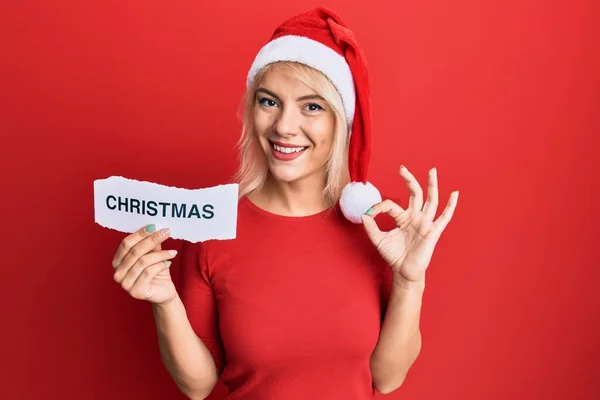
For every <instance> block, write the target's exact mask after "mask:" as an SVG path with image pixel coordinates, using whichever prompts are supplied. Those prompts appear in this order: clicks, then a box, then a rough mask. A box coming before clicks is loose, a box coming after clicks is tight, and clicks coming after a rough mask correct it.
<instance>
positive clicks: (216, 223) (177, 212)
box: [94, 176, 238, 242]
mask: <svg viewBox="0 0 600 400" xmlns="http://www.w3.org/2000/svg"><path fill="white" fill-rule="evenodd" d="M237 207H238V185H237V184H227V185H219V186H214V187H210V188H203V189H181V188H177V187H172V186H164V185H159V184H157V183H151V182H143V181H137V180H133V179H127V178H123V177H120V176H111V177H110V178H107V179H97V180H95V181H94V214H95V221H96V223H97V224H99V225H101V226H103V227H105V228H111V229H116V230H118V231H121V232H127V233H132V232H135V231H137V230H139V229H140V228H142V227H143V226H145V225H147V224H155V225H156V229H157V230H158V229H161V228H170V229H171V237H172V238H174V239H184V240H187V241H189V242H200V241H204V240H207V239H221V240H222V239H235V235H236V223H237Z"/></svg>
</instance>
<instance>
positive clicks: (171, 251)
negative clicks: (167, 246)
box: [169, 250, 177, 256]
mask: <svg viewBox="0 0 600 400" xmlns="http://www.w3.org/2000/svg"><path fill="white" fill-rule="evenodd" d="M176 254H177V250H169V255H171V256H174V255H176Z"/></svg>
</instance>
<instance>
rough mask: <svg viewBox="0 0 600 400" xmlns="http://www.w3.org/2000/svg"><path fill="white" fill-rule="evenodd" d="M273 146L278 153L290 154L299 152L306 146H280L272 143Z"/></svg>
mask: <svg viewBox="0 0 600 400" xmlns="http://www.w3.org/2000/svg"><path fill="white" fill-rule="evenodd" d="M273 148H275V150H277V151H278V152H280V153H284V154H290V153H299V152H301V151H302V150H304V149H305V148H306V147H281V146H277V145H276V144H273Z"/></svg>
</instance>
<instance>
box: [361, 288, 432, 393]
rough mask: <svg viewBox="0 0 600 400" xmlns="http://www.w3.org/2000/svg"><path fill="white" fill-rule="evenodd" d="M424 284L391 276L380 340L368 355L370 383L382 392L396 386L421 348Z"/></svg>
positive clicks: (400, 382)
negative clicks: (390, 287)
mask: <svg viewBox="0 0 600 400" xmlns="http://www.w3.org/2000/svg"><path fill="white" fill-rule="evenodd" d="M424 290H425V283H424V281H423V283H411V282H406V281H403V280H402V279H400V278H398V277H397V276H394V278H393V284H392V290H391V293H390V298H389V300H388V306H387V310H386V314H385V317H384V320H383V323H382V326H381V332H380V335H379V341H378V342H377V345H376V346H375V350H374V351H373V354H372V356H371V373H372V376H373V384H374V386H375V387H376V388H377V390H378V391H380V392H381V393H389V392H391V391H393V390H395V389H397V388H398V387H399V386H400V385H401V384H402V382H403V381H404V378H405V377H406V374H407V373H408V370H409V369H410V367H411V366H412V364H413V363H414V362H415V360H416V359H417V356H418V355H419V352H420V350H421V332H420V328H419V322H420V316H421V305H422V298H423V292H424Z"/></svg>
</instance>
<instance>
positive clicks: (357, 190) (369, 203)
mask: <svg viewBox="0 0 600 400" xmlns="http://www.w3.org/2000/svg"><path fill="white" fill-rule="evenodd" d="M381 201H382V198H381V194H380V193H379V190H378V189H377V188H376V187H375V186H373V184H372V183H371V182H367V183H362V182H350V183H348V184H347V185H346V186H345V187H344V189H343V190H342V195H341V197H340V209H341V210H342V213H343V214H344V216H345V217H346V218H347V219H348V220H349V221H352V222H354V223H355V224H360V223H362V219H361V215H363V214H364V213H365V212H367V210H368V209H369V208H371V207H373V206H374V205H375V204H377V203H380V202H381Z"/></svg>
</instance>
